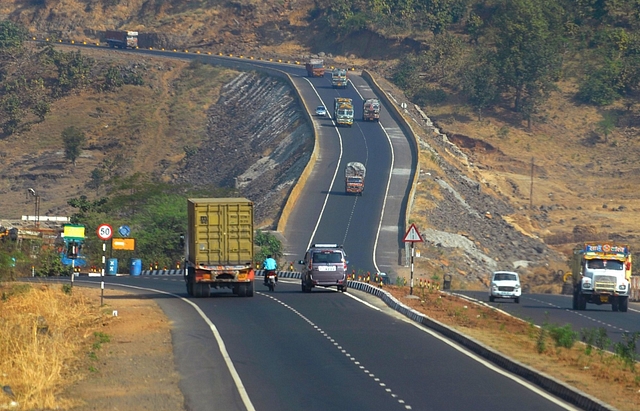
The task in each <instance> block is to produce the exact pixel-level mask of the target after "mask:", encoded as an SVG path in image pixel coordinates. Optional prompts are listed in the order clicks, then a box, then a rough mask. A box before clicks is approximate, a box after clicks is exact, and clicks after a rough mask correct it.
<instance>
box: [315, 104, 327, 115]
mask: <svg viewBox="0 0 640 411" xmlns="http://www.w3.org/2000/svg"><path fill="white" fill-rule="evenodd" d="M316 116H320V117H326V116H327V109H326V108H325V106H318V107H317V108H316Z"/></svg>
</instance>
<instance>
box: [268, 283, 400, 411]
mask: <svg viewBox="0 0 640 411" xmlns="http://www.w3.org/2000/svg"><path fill="white" fill-rule="evenodd" d="M257 294H258V295H262V296H265V297H267V298H270V299H272V300H273V301H275V302H277V303H278V304H280V305H282V306H283V307H285V308H288V309H289V310H291V311H292V312H293V313H295V314H296V315H297V316H298V317H300V318H302V319H303V320H304V321H305V322H306V323H308V324H309V325H311V326H312V327H313V328H314V329H315V330H316V331H318V332H319V333H320V334H322V335H323V336H325V337H327V338H328V339H329V341H331V342H332V343H333V346H334V347H336V348H337V349H338V350H340V352H341V353H342V354H344V355H345V357H347V358H348V359H349V360H351V361H353V363H354V364H356V365H358V368H359V369H360V370H362V372H364V374H366V375H367V376H368V377H369V378H372V379H373V381H375V382H376V383H378V385H379V386H380V387H382V388H384V389H385V392H386V393H387V394H389V395H390V396H391V397H392V398H394V399H397V401H398V403H400V404H404V405H405V407H404V408H405V409H407V410H410V409H412V408H411V406H410V405H406V404H405V402H404V400H402V399H399V398H397V397H398V396H397V395H396V394H393V392H392V391H391V389H390V388H388V387H387V385H386V384H385V383H384V382H381V381H380V378H378V377H376V376H375V374H373V373H372V372H370V371H369V370H368V369H366V367H364V366H363V365H359V364H360V362H358V361H355V357H354V356H353V355H351V354H349V353H348V352H347V350H345V349H344V347H343V346H342V345H340V344H339V343H338V342H337V341H336V340H334V339H333V338H331V337H329V335H328V334H327V333H326V332H325V331H323V330H322V329H321V328H320V327H318V326H317V325H316V324H314V323H313V321H311V320H310V319H308V318H307V317H305V316H304V315H303V314H301V313H300V312H298V311H297V310H296V309H294V308H293V307H291V306H289V305H288V304H287V303H285V302H284V301H282V300H279V299H277V298H276V297H274V296H273V295H271V294H265V293H262V292H258V293H257ZM346 295H349V294H346ZM360 301H362V300H360ZM373 308H375V307H373ZM376 309H377V308H376Z"/></svg>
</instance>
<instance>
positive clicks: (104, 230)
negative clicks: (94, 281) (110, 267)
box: [96, 224, 113, 306]
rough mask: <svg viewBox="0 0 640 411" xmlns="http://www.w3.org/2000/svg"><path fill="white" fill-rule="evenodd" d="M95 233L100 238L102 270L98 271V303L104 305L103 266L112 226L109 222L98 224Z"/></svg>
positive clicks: (111, 234) (105, 260)
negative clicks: (100, 278)
mask: <svg viewBox="0 0 640 411" xmlns="http://www.w3.org/2000/svg"><path fill="white" fill-rule="evenodd" d="M96 233H97V234H98V238H100V239H101V240H102V271H101V272H100V276H101V277H102V279H103V280H102V281H100V305H101V306H102V305H104V302H103V301H104V267H105V264H106V262H107V257H106V254H107V241H108V240H109V239H110V238H111V237H112V236H113V228H112V227H111V226H110V225H109V224H100V225H99V226H98V228H97V229H96Z"/></svg>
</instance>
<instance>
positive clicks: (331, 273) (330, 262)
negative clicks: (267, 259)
mask: <svg viewBox="0 0 640 411" xmlns="http://www.w3.org/2000/svg"><path fill="white" fill-rule="evenodd" d="M298 264H301V265H303V266H304V268H303V269H302V292H303V293H309V292H311V289H312V288H313V287H315V286H318V285H319V286H323V287H331V286H336V287H338V291H342V292H345V291H347V275H348V270H347V264H349V261H347V253H345V251H344V250H343V249H342V246H341V245H338V244H313V245H312V246H311V248H309V249H308V250H307V252H306V254H305V255H304V260H300V261H298Z"/></svg>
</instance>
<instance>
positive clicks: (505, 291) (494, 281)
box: [489, 271, 522, 304]
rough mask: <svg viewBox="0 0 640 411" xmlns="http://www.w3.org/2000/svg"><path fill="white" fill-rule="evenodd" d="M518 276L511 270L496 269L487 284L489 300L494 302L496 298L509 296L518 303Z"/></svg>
mask: <svg viewBox="0 0 640 411" xmlns="http://www.w3.org/2000/svg"><path fill="white" fill-rule="evenodd" d="M521 294H522V288H521V287H520V277H519V276H518V273H514V272H513V271H496V272H494V273H493V274H491V284H490V285H489V301H491V302H494V301H495V299H496V298H510V299H513V302H515V303H516V304H518V303H520V295H521Z"/></svg>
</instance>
